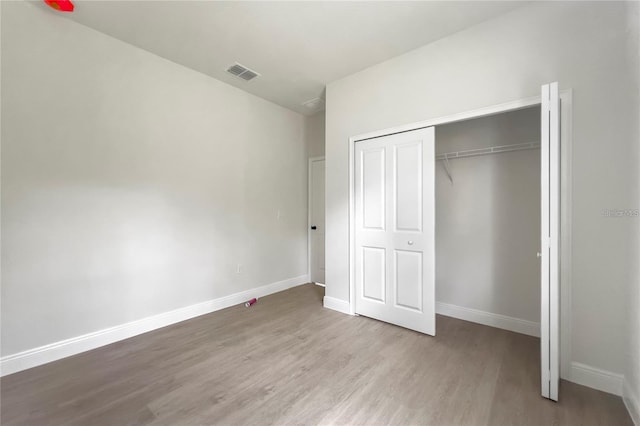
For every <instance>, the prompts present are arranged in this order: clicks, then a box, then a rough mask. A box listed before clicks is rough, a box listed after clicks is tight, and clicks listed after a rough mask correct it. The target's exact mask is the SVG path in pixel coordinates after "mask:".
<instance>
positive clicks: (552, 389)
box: [540, 83, 560, 401]
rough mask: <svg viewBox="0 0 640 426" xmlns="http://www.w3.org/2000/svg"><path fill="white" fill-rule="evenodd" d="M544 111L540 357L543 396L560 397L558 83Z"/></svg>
mask: <svg viewBox="0 0 640 426" xmlns="http://www.w3.org/2000/svg"><path fill="white" fill-rule="evenodd" d="M541 111H542V117H541V119H542V120H541V122H542V129H541V130H542V133H541V145H540V151H541V173H540V176H541V185H542V186H541V197H542V198H541V202H540V205H541V207H542V212H541V213H542V216H541V224H542V229H541V244H540V245H541V256H540V257H541V274H540V277H541V280H542V282H541V285H540V288H541V298H540V301H541V304H540V305H541V312H540V351H541V353H540V355H541V356H540V360H541V376H542V396H544V397H545V398H549V399H552V400H554V401H557V400H558V385H559V380H560V377H559V371H560V354H559V348H560V341H559V334H560V333H559V327H560V323H559V311H560V310H559V302H560V291H559V290H560V279H559V277H560V274H559V241H560V240H559V223H560V98H559V94H558V83H551V84H546V85H544V86H542V108H541Z"/></svg>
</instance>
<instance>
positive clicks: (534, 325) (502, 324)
mask: <svg viewBox="0 0 640 426" xmlns="http://www.w3.org/2000/svg"><path fill="white" fill-rule="evenodd" d="M436 313H437V314H440V315H444V316H447V317H452V318H458V319H461V320H465V321H470V322H475V323H478V324H483V325H488V326H490V327H496V328H501V329H503V330H509V331H513V332H515V333H521V334H526V335H528V336H534V337H540V323H539V322H533V321H527V320H523V319H520V318H514V317H509V316H506V315H500V314H494V313H491V312H485V311H480V310H478V309H471V308H465V307H463V306H457V305H452V304H450V303H444V302H436Z"/></svg>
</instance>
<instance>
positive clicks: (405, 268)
mask: <svg viewBox="0 0 640 426" xmlns="http://www.w3.org/2000/svg"><path fill="white" fill-rule="evenodd" d="M395 271H396V276H395V290H396V294H395V296H396V306H399V307H402V308H406V309H412V310H415V311H417V312H422V281H423V280H422V275H423V271H422V252H416V251H408V250H396V251H395Z"/></svg>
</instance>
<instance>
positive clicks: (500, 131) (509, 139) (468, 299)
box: [435, 105, 541, 337]
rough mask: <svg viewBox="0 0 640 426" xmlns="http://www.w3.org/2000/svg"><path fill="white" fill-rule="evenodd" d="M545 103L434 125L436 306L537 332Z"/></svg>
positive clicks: (442, 311) (478, 319)
mask: <svg viewBox="0 0 640 426" xmlns="http://www.w3.org/2000/svg"><path fill="white" fill-rule="evenodd" d="M540 109H541V108H540V105H536V106H533V107H528V108H524V109H519V110H515V111H508V112H504V113H500V114H496V115H491V116H486V117H481V118H474V119H469V120H465V121H459V122H455V123H448V124H443V125H437V126H435V156H436V157H435V159H436V167H435V211H436V214H435V217H436V220H435V223H436V226H435V257H436V268H435V269H436V280H435V282H436V313H438V314H441V315H444V316H449V317H455V318H458V319H463V320H466V321H471V322H476V323H480V324H484V325H488V326H492V327H497V328H502V329H506V330H510V331H513V332H517V333H522V334H527V335H530V336H535V337H540V297H541V296H540V273H541V272H540V259H539V257H538V253H540V251H541V248H540V244H541V241H540V227H541V206H540V199H541V194H540V191H541V189H540V171H541V164H540V155H541V153H540V136H541V135H540V127H541V123H540V121H541V118H540V115H541V111H540ZM439 332H440V333H443V332H446V330H440V331H439Z"/></svg>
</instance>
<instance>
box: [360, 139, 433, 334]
mask: <svg viewBox="0 0 640 426" xmlns="http://www.w3.org/2000/svg"><path fill="white" fill-rule="evenodd" d="M434 142H435V136H434V128H433V127H429V128H427V129H420V130H414V131H411V132H405V133H398V134H395V135H389V136H384V137H380V138H375V139H368V140H364V141H358V142H356V144H355V156H354V161H355V179H354V184H355V188H354V190H355V191H354V195H355V211H354V213H355V230H354V231H355V253H354V254H355V259H354V260H355V268H354V269H355V288H356V289H355V299H356V308H355V309H356V313H357V314H360V315H364V316H368V317H371V318H375V319H379V320H382V321H386V322H389V323H392V324H396V325H399V326H402V327H406V328H410V329H412V330H416V331H420V332H422V333H426V334H430V335H435V331H436V330H435V322H436V317H435V238H434V237H435V187H434V180H435V176H434V170H435V157H434Z"/></svg>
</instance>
